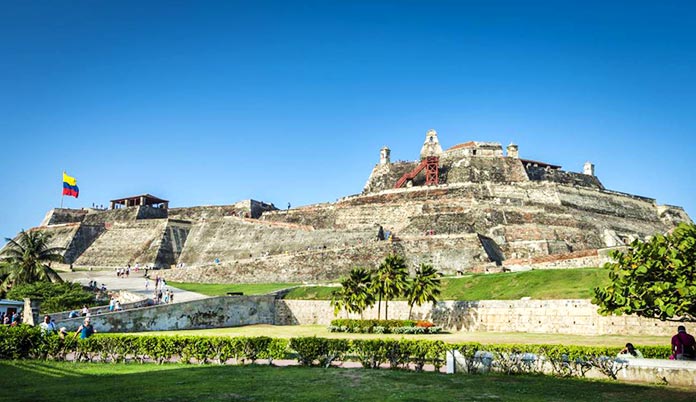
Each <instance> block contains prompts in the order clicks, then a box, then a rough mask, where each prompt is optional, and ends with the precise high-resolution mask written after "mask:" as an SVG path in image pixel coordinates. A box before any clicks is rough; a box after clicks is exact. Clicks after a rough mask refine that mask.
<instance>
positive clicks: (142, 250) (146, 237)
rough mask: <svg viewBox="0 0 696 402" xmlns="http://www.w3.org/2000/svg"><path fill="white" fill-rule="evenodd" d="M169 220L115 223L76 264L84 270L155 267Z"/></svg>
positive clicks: (108, 227) (107, 226)
mask: <svg viewBox="0 0 696 402" xmlns="http://www.w3.org/2000/svg"><path fill="white" fill-rule="evenodd" d="M166 226H167V220H166V219H147V220H139V221H134V222H120V221H117V222H114V223H111V224H109V225H106V226H105V228H106V230H105V231H104V233H102V234H101V235H100V236H99V237H98V238H97V239H96V240H95V241H94V243H92V245H91V246H90V247H89V248H88V249H87V250H86V251H85V252H84V253H82V255H81V256H80V257H79V258H78V259H77V260H76V261H75V266H81V267H124V266H126V264H130V265H135V263H136V262H137V263H140V265H154V264H155V263H156V258H157V253H158V250H159V246H160V243H161V241H162V237H163V235H164V230H165V228H166Z"/></svg>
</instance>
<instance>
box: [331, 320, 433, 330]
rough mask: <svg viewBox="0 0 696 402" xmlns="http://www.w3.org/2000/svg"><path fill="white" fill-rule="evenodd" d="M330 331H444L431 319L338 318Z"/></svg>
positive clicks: (332, 322)
mask: <svg viewBox="0 0 696 402" xmlns="http://www.w3.org/2000/svg"><path fill="white" fill-rule="evenodd" d="M329 331H331V332H348V333H362V334H392V333H393V334H436V333H439V332H442V328H441V327H436V326H434V325H433V323H431V322H429V321H417V322H416V321H413V320H353V319H338V320H333V321H331V325H330V326H329Z"/></svg>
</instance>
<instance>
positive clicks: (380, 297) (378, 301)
mask: <svg viewBox="0 0 696 402" xmlns="http://www.w3.org/2000/svg"><path fill="white" fill-rule="evenodd" d="M381 308H382V294H381V293H380V294H379V300H377V319H378V320H379V315H380V309H381Z"/></svg>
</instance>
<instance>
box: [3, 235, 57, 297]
mask: <svg viewBox="0 0 696 402" xmlns="http://www.w3.org/2000/svg"><path fill="white" fill-rule="evenodd" d="M5 240H6V241H7V245H6V247H5V249H4V250H3V251H2V254H0V264H2V268H0V270H1V271H2V275H3V276H4V279H3V281H2V284H1V285H0V292H3V293H4V292H6V291H7V290H8V289H9V288H10V287H11V286H13V285H21V284H27V283H32V282H38V281H44V282H62V279H61V278H60V276H58V274H57V273H56V272H55V271H54V270H53V269H51V267H50V266H49V265H48V263H49V262H50V261H55V262H63V256H62V255H61V254H60V253H61V252H62V251H63V250H64V249H63V248H62V247H50V246H49V243H50V240H51V235H50V234H48V233H45V232H42V231H38V230H32V231H28V232H27V231H24V230H22V231H21V232H20V233H19V235H18V236H17V238H16V239H5Z"/></svg>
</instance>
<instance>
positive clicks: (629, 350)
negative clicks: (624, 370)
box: [616, 342, 643, 359]
mask: <svg viewBox="0 0 696 402" xmlns="http://www.w3.org/2000/svg"><path fill="white" fill-rule="evenodd" d="M616 357H618V358H620V359H642V358H643V354H642V353H641V352H640V350H638V349H636V348H635V347H634V346H633V344H632V343H630V342H629V343H627V344H626V347H625V348H623V350H621V352H619V354H618V355H616Z"/></svg>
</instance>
